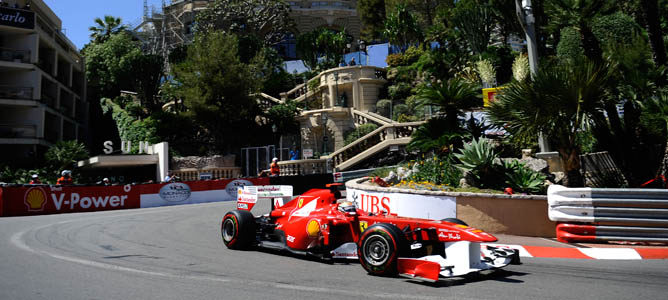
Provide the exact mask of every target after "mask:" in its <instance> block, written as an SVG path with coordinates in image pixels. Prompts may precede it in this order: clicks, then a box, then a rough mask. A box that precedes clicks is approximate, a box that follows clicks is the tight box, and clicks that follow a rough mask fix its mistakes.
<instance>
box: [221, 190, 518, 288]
mask: <svg viewBox="0 0 668 300" xmlns="http://www.w3.org/2000/svg"><path fill="white" fill-rule="evenodd" d="M239 193H243V191H242V190H241V189H240V190H239ZM338 198H340V192H339V191H338V190H337V187H336V186H330V188H329V189H312V190H309V191H307V192H306V193H304V194H302V195H300V196H298V197H295V198H294V199H292V200H290V201H289V202H287V203H285V204H283V203H281V201H276V200H279V199H278V198H276V199H275V200H274V201H272V209H271V212H270V213H268V214H265V215H262V216H257V217H256V216H254V215H253V214H252V213H251V212H250V210H251V209H252V208H253V206H254V205H255V203H256V201H257V199H258V198H257V197H256V198H252V197H251V198H248V197H245V198H244V197H243V196H242V195H241V194H240V196H239V197H238V201H237V208H238V210H234V211H230V212H228V213H226V214H225V216H224V217H223V219H222V223H221V235H222V239H223V242H224V243H225V245H226V246H227V247H228V248H230V249H247V248H250V247H261V248H268V249H275V250H285V251H288V252H292V253H296V254H305V255H313V256H317V257H319V258H322V259H341V258H345V259H354V260H359V262H360V263H361V265H362V267H364V269H365V270H366V271H367V272H368V273H370V274H372V275H382V276H391V275H397V274H398V275H401V276H404V277H409V278H413V279H418V280H424V281H431V282H434V281H437V280H439V279H441V278H448V277H453V276H461V275H465V274H468V273H472V272H478V271H482V270H488V269H495V268H501V267H504V266H506V265H508V264H511V263H519V255H518V252H517V251H516V250H512V249H506V248H501V247H493V246H489V245H485V246H482V245H481V243H489V242H495V241H496V240H497V239H496V238H495V237H494V236H492V235H490V234H488V233H486V232H483V231H482V230H478V229H475V228H471V227H468V226H467V225H466V224H465V223H464V222H462V221H461V220H458V219H445V220H441V221H434V220H426V219H416V218H405V217H398V216H395V215H389V214H384V213H379V214H373V213H367V212H365V211H363V210H360V209H358V208H357V207H356V206H355V204H354V203H351V202H348V201H346V200H345V199H338Z"/></svg>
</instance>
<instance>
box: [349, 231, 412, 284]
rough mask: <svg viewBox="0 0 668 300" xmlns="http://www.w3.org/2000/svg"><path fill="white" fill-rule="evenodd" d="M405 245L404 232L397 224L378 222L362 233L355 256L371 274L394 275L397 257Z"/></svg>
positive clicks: (401, 253) (405, 247)
mask: <svg viewBox="0 0 668 300" xmlns="http://www.w3.org/2000/svg"><path fill="white" fill-rule="evenodd" d="M407 245H408V241H407V240H406V236H405V234H404V233H403V232H402V231H401V230H399V228H397V226H394V225H392V224H387V223H378V224H374V225H372V226H369V228H367V229H366V230H364V232H363V233H362V236H361V237H360V241H359V243H358V246H357V256H358V257H359V260H360V264H362V267H363V268H364V269H365V270H366V271H367V272H369V274H371V275H378V276H390V275H396V274H397V258H398V257H399V256H401V255H404V254H405V253H406V249H407V247H408V246H407Z"/></svg>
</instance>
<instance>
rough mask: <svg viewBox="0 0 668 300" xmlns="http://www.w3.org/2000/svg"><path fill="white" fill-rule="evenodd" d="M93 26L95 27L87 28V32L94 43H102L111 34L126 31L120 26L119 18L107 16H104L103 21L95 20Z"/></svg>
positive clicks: (124, 27)
mask: <svg viewBox="0 0 668 300" xmlns="http://www.w3.org/2000/svg"><path fill="white" fill-rule="evenodd" d="M95 24H96V25H95V26H91V27H88V30H89V31H90V32H91V33H90V37H91V39H93V40H94V41H95V42H103V41H105V40H107V39H108V38H109V36H111V35H112V34H115V33H119V32H121V31H123V30H125V29H126V26H125V25H122V24H121V18H116V17H113V16H109V15H105V16H104V20H103V19H100V18H95Z"/></svg>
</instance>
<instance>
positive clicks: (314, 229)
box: [306, 220, 320, 237]
mask: <svg viewBox="0 0 668 300" xmlns="http://www.w3.org/2000/svg"><path fill="white" fill-rule="evenodd" d="M306 233H308V235H309V236H310V237H317V236H318V234H319V233H320V222H318V221H317V220H311V221H309V222H308V224H307V225H306Z"/></svg>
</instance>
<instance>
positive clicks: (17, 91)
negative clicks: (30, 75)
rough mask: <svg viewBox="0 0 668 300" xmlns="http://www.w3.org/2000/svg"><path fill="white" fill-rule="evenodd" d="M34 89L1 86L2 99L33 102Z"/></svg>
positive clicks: (0, 96)
mask: <svg viewBox="0 0 668 300" xmlns="http://www.w3.org/2000/svg"><path fill="white" fill-rule="evenodd" d="M32 90H33V89H32V87H26V86H11V85H0V99H16V100H32Z"/></svg>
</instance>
